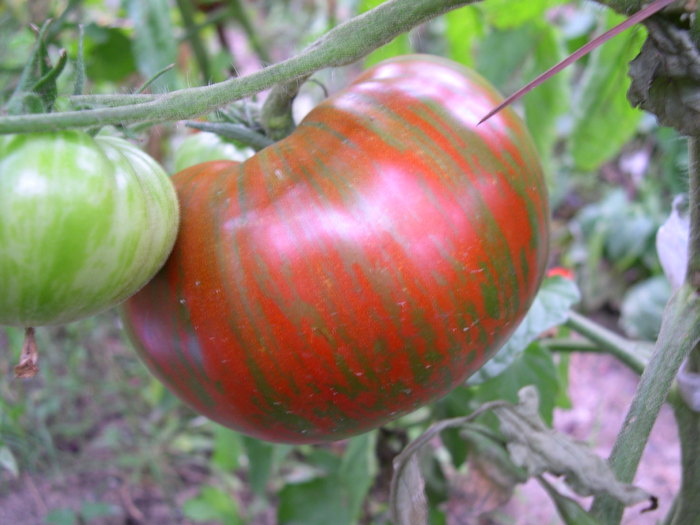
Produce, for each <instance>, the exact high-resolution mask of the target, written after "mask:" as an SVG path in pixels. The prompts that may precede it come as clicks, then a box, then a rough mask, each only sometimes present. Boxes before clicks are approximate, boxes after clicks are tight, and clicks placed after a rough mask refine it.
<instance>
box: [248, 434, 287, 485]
mask: <svg viewBox="0 0 700 525" xmlns="http://www.w3.org/2000/svg"><path fill="white" fill-rule="evenodd" d="M242 438H243V444H244V446H245V450H246V454H247V456H248V463H249V464H248V476H249V483H250V487H251V489H252V490H253V492H255V493H256V494H258V495H263V494H265V490H266V489H267V482H268V481H269V479H270V476H272V474H273V473H274V472H275V471H276V470H277V467H278V466H279V463H280V462H281V461H282V460H283V459H284V457H285V456H286V455H287V454H288V453H289V452H290V451H291V450H292V447H291V446H290V445H276V444H274V443H268V442H266V441H260V440H259V439H255V438H252V437H248V436H242Z"/></svg>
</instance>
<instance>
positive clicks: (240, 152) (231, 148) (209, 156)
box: [173, 131, 253, 172]
mask: <svg viewBox="0 0 700 525" xmlns="http://www.w3.org/2000/svg"><path fill="white" fill-rule="evenodd" d="M252 154H253V151H252V150H251V149H250V148H242V147H238V146H236V145H235V144H231V143H230V142H226V141H224V140H222V139H221V137H219V135H217V134H215V133H209V132H207V131H201V132H199V133H193V134H192V135H189V136H188V137H186V138H185V139H184V140H183V141H182V142H181V143H180V144H179V145H178V146H177V148H175V152H174V155H173V157H174V158H173V160H174V166H173V170H174V171H175V172H178V171H182V170H184V169H185V168H189V167H190V166H194V165H195V164H201V163H202V162H207V161H209V160H237V161H244V160H246V159H247V158H248V157H250V156H251V155H252Z"/></svg>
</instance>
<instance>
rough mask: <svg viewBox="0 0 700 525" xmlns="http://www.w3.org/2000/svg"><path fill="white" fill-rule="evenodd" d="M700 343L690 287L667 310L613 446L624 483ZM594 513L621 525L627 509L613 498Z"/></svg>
mask: <svg viewBox="0 0 700 525" xmlns="http://www.w3.org/2000/svg"><path fill="white" fill-rule="evenodd" d="M698 343H700V295H698V293H697V292H696V290H695V289H694V288H693V287H692V286H690V285H689V284H687V283H686V284H684V285H683V286H682V287H681V288H680V289H679V290H678V291H677V292H676V293H675V294H674V295H673V297H672V298H671V300H670V301H669V303H668V305H667V306H666V310H665V312H664V319H663V323H662V325H661V332H660V333H659V338H658V339H657V341H656V346H655V348H654V353H653V354H652V357H651V360H650V361H649V365H648V366H647V367H646V368H645V370H644V373H643V374H642V377H641V379H640V381H639V385H638V387H637V392H636V393H635V396H634V399H633V400H632V405H631V406H630V409H629V412H628V413H627V416H626V418H625V422H624V424H623V426H622V429H621V431H620V433H619V434H618V436H617V440H616V441H615V445H614V446H613V450H612V453H611V455H610V459H609V462H610V465H611V467H612V469H613V471H614V472H615V474H616V475H617V477H618V479H619V480H620V481H622V482H624V483H629V482H631V481H632V479H633V478H634V475H635V473H636V471H637V466H638V465H639V461H640V459H641V457H642V452H643V451H644V447H645V446H646V443H647V440H648V439H649V434H650V433H651V429H652V427H653V426H654V423H655V421H656V418H657V416H658V413H659V410H660V409H661V405H662V404H663V403H664V401H665V400H666V397H667V395H668V392H669V390H670V388H671V384H672V383H673V380H674V379H675V377H676V375H677V374H678V370H679V369H680V367H681V364H682V363H683V361H684V360H685V358H686V357H687V356H688V354H689V353H690V351H691V350H692V349H693V348H695V347H696V346H697V345H698ZM591 512H592V514H593V516H594V517H596V518H598V520H599V521H600V522H601V523H603V524H616V523H619V522H620V519H621V517H622V512H623V507H622V506H621V505H620V504H619V503H618V502H616V501H614V500H612V499H610V498H607V497H599V498H596V499H595V501H594V502H593V507H592V509H591Z"/></svg>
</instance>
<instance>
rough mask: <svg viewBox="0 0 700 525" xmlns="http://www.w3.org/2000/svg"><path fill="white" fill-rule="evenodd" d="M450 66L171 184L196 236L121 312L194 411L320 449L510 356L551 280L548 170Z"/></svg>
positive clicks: (406, 62)
mask: <svg viewBox="0 0 700 525" xmlns="http://www.w3.org/2000/svg"><path fill="white" fill-rule="evenodd" d="M500 100H501V98H500V96H499V95H498V94H496V93H495V92H494V91H493V90H492V89H491V88H490V87H489V86H488V85H487V84H486V83H485V82H484V81H483V80H482V79H480V78H479V77H477V76H476V75H474V74H473V73H471V72H470V71H468V70H467V69H465V68H463V67H461V66H459V65H456V64H454V63H452V62H450V61H447V60H444V59H440V58H437V57H429V56H408V57H401V58H397V59H392V60H390V61H387V62H384V63H382V64H379V65H378V66H376V67H374V68H372V69H371V70H369V71H367V72H365V73H364V74H363V75H362V76H361V77H360V78H359V79H358V80H357V81H356V82H355V83H353V84H352V85H350V86H349V87H348V88H346V89H345V90H343V91H341V92H339V93H337V94H336V95H334V96H332V97H330V98H329V99H327V100H325V101H324V102H322V103H321V104H320V105H319V106H318V107H316V108H315V109H314V110H313V111H312V112H311V113H310V114H309V115H308V116H307V117H306V118H305V119H304V120H303V121H302V123H300V125H299V126H298V128H297V129H296V130H295V131H294V132H293V133H292V134H291V135H290V136H289V137H287V138H285V139H283V140H282V141H280V142H278V143H276V144H274V145H273V146H270V147H268V148H266V149H264V150H262V151H260V152H258V153H257V154H256V155H255V156H253V157H252V158H250V159H249V160H247V161H245V162H244V163H242V164H239V163H235V162H230V161H215V162H208V163H204V164H200V165H197V166H193V167H191V168H188V169H186V170H184V171H182V172H180V173H178V174H176V175H175V176H174V178H173V181H174V183H175V186H176V188H177V191H178V197H179V200H180V205H181V216H182V219H181V229H180V232H179V236H178V239H177V241H176V244H175V248H174V250H173V253H172V255H171V257H170V259H169V260H168V262H167V263H166V266H165V267H164V269H163V270H162V271H161V272H160V273H159V274H158V275H157V276H156V278H155V279H154V280H153V281H151V283H150V284H149V285H147V286H146V287H145V288H144V289H143V290H142V291H141V292H139V293H138V294H136V296H134V297H133V298H132V299H130V300H129V301H128V302H127V303H126V304H125V306H124V308H123V318H124V321H125V325H126V328H127V331H128V333H129V334H130V336H131V339H132V340H133V341H134V342H135V346H136V348H137V351H138V353H139V354H140V356H141V357H142V358H143V359H144V361H145V362H146V363H147V365H148V366H149V368H150V369H151V371H152V372H153V373H154V374H155V375H156V376H157V377H158V378H160V379H161V380H162V381H163V382H164V383H165V384H166V385H167V386H168V387H169V388H170V389H171V390H172V391H174V392H175V393H176V394H177V395H178V396H179V397H180V398H181V399H183V400H184V401H185V402H186V403H188V404H189V405H190V406H192V407H193V408H194V409H195V410H197V411H199V412H201V413H202V414H204V415H206V416H208V417H209V418H211V419H213V420H215V421H217V422H219V423H221V424H223V425H225V426H228V427H230V428H234V429H236V430H239V431H241V432H243V433H246V434H249V435H251V436H255V437H258V438H261V439H265V440H269V441H276V442H287V443H317V442H323V441H332V440H337V439H342V438H346V437H348V436H352V435H355V434H359V433H361V432H365V431H368V430H370V429H373V428H376V427H378V426H380V425H382V424H384V423H386V422H387V421H390V420H392V419H395V418H396V417H398V416H400V415H402V414H406V413H408V412H411V411H413V410H415V409H416V408H418V407H420V406H422V405H424V404H426V403H429V402H431V401H434V400H435V399H437V398H439V397H441V396H443V395H445V394H446V393H447V392H449V391H450V390H451V389H453V388H454V387H455V386H457V385H459V384H461V383H463V382H464V380H465V379H466V378H467V377H468V376H469V375H470V374H471V373H473V372H474V371H476V370H477V369H478V368H479V367H480V366H481V365H483V363H484V362H485V361H486V360H487V359H488V358H490V357H491V356H492V355H493V353H494V352H495V351H496V350H498V349H499V348H500V347H501V346H502V344H503V343H504V342H505V341H506V340H507V338H508V337H509V336H510V335H511V333H512V332H513V330H514V329H515V328H516V326H517V325H518V323H519V322H520V321H521V320H522V318H523V316H524V314H525V313H526V311H527V309H528V307H529V305H530V303H531V301H532V299H533V298H534V296H535V294H536V292H537V289H538V288H539V285H540V282H541V280H542V276H543V273H544V269H545V265H546V259H547V252H548V216H549V210H548V204H547V191H546V187H545V182H544V178H543V175H542V170H541V167H540V164H539V162H538V159H537V155H536V153H535V150H534V146H533V144H532V141H531V140H530V138H529V136H528V134H527V131H526V130H525V128H524V125H523V124H522V123H521V121H520V120H519V119H518V117H517V116H516V114H515V113H514V112H513V111H511V110H506V111H503V112H502V113H500V114H498V115H497V116H495V117H493V118H491V119H490V120H489V121H487V122H486V123H484V124H482V125H480V126H478V127H477V126H476V123H477V122H478V120H479V119H480V117H481V116H483V115H484V114H485V113H487V112H488V110H489V109H490V108H492V107H494V106H495V105H496V104H497V103H498V102H499V101H500Z"/></svg>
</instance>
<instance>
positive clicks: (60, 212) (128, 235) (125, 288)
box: [0, 131, 179, 326]
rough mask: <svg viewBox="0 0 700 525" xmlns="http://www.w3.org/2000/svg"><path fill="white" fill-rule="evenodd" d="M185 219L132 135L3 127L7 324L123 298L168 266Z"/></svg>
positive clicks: (77, 314) (88, 309)
mask: <svg viewBox="0 0 700 525" xmlns="http://www.w3.org/2000/svg"><path fill="white" fill-rule="evenodd" d="M178 221H179V209H178V201H177V196H176V194H175V191H174V189H173V186H172V184H171V182H170V180H169V178H168V176H167V175H166V173H165V171H164V170H163V169H162V168H161V167H160V165H159V164H158V163H157V162H156V161H155V160H153V159H152V158H151V157H149V156H148V155H147V154H145V153H144V152H142V151H141V150H140V149H138V148H137V147H136V146H134V145H132V144H131V143H129V142H127V141H125V140H122V139H119V138H116V137H109V136H98V137H96V138H93V137H91V136H90V135H88V134H87V133H84V132H81V131H61V132H54V133H30V134H22V135H5V136H0V324H6V325H16V326H41V325H47V324H61V323H66V322H70V321H75V320H77V319H80V318H83V317H87V316H90V315H92V314H95V313H97V312H100V311H102V310H105V309H107V308H109V307H111V306H114V305H115V304H117V303H119V302H121V301H123V300H124V299H126V298H128V297H129V296H131V295H132V294H134V293H135V292H136V291H138V290H139V289H140V288H141V287H142V286H143V285H144V284H146V282H148V281H149V280H150V279H151V277H153V275H154V274H155V273H156V272H157V271H158V270H159V269H160V267H161V266H162V265H163V263H164V262H165V259H166V258H167V256H168V255H169V253H170V251H171V249H172V247H173V244H174V242H175V237H176V235H177V229H178Z"/></svg>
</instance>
